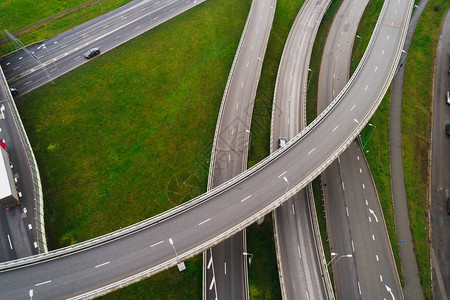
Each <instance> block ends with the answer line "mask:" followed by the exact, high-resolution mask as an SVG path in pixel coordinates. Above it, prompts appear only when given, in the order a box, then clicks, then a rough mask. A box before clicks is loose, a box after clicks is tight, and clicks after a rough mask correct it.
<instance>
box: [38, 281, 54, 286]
mask: <svg viewBox="0 0 450 300" xmlns="http://www.w3.org/2000/svg"><path fill="white" fill-rule="evenodd" d="M50 282H52V281H51V280H47V281H44V282H40V283H36V284H35V285H34V286H40V285H43V284H47V283H50Z"/></svg>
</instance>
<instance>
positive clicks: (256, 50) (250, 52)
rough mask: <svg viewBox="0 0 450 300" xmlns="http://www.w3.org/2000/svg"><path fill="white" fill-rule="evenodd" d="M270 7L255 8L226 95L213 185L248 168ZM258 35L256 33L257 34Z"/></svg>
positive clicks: (271, 12)
mask: <svg viewBox="0 0 450 300" xmlns="http://www.w3.org/2000/svg"><path fill="white" fill-rule="evenodd" d="M271 14H273V6H271V7H269V3H267V6H266V5H265V3H263V2H261V3H259V5H256V6H255V11H254V16H252V19H251V20H250V21H249V25H248V31H247V33H246V37H245V39H244V40H243V43H242V45H241V49H242V50H241V53H239V56H238V58H237V60H236V67H235V70H234V73H233V75H232V76H233V77H232V79H231V81H230V85H229V87H228V91H227V95H226V97H227V98H226V100H225V101H226V105H225V107H224V111H223V114H222V121H221V125H220V129H219V136H218V140H217V146H216V161H215V162H214V173H213V174H214V179H213V186H218V185H220V184H221V183H223V182H225V181H226V180H229V179H230V178H232V177H234V176H236V175H237V174H239V173H241V172H242V171H243V170H245V169H246V167H247V160H246V158H247V155H246V152H247V151H248V139H249V135H250V133H249V131H250V123H251V115H252V112H253V104H254V97H255V92H256V86H257V84H258V81H259V73H260V70H261V65H262V58H263V57H264V52H265V47H264V46H265V42H266V41H265V39H264V37H265V31H263V30H262V29H260V28H267V26H268V25H267V23H268V22H269V21H267V20H268V19H270V18H269V16H270V15H271ZM256 33H258V34H256Z"/></svg>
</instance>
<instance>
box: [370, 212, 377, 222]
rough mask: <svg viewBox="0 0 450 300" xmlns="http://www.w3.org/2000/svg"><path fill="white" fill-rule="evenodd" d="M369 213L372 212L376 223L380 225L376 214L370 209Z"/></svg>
mask: <svg viewBox="0 0 450 300" xmlns="http://www.w3.org/2000/svg"><path fill="white" fill-rule="evenodd" d="M369 211H370V213H371V214H372V215H373V216H374V218H375V221H377V223H378V218H377V216H376V215H375V212H374V211H373V210H371V209H370V208H369Z"/></svg>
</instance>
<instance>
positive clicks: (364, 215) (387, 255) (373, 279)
mask: <svg viewBox="0 0 450 300" xmlns="http://www.w3.org/2000/svg"><path fill="white" fill-rule="evenodd" d="M362 155H363V154H362V152H361V150H360V148H359V145H358V144H357V142H356V141H355V142H353V143H352V145H351V146H350V147H349V148H348V149H347V150H346V151H344V153H343V154H342V155H341V156H340V161H341V164H340V165H341V166H342V168H341V174H342V182H343V185H345V187H346V188H345V190H344V195H345V198H346V205H348V207H346V209H347V211H348V214H347V216H348V218H349V223H350V231H351V237H352V240H353V244H352V247H353V249H352V250H353V252H354V257H355V260H356V265H357V266H361V267H359V268H357V272H358V280H359V289H360V290H359V291H360V294H361V296H362V298H364V299H366V298H372V299H380V298H388V297H390V294H391V293H392V294H393V295H394V296H395V297H396V298H397V299H399V298H400V299H401V298H402V297H403V295H402V292H401V287H400V283H399V282H398V281H397V273H396V267H395V264H394V260H393V257H392V252H391V249H390V242H389V239H388V236H387V231H386V229H385V225H384V224H385V222H384V217H383V214H382V212H381V207H380V204H379V201H378V196H377V193H376V190H375V185H374V184H373V181H372V177H371V174H370V171H369V168H368V166H367V164H366V163H365V159H364V157H363V156H362ZM362 266H366V267H362ZM387 287H389V289H391V290H392V291H391V292H388V289H387Z"/></svg>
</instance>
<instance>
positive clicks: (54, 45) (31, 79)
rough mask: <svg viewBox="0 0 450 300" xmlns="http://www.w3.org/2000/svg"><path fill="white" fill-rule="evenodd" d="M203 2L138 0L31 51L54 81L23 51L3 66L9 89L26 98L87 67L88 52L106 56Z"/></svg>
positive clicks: (190, 0)
mask: <svg viewBox="0 0 450 300" xmlns="http://www.w3.org/2000/svg"><path fill="white" fill-rule="evenodd" d="M202 2H204V0H135V1H132V2H129V3H127V4H125V5H123V6H121V7H119V8H118V9H116V10H113V11H111V12H109V13H106V14H104V15H103V16H100V17H98V18H95V19H93V20H91V21H89V22H86V23H84V24H82V25H80V26H78V27H75V28H73V29H70V30H68V31H66V32H64V33H62V34H60V35H58V36H56V37H54V38H52V39H50V40H47V41H45V43H43V44H39V45H35V46H33V47H30V48H29V51H31V52H32V53H33V54H34V55H35V56H36V57H37V58H38V59H39V60H40V62H41V63H42V64H43V65H44V66H45V67H46V68H47V71H48V74H49V75H50V78H49V77H48V76H47V75H46V73H45V72H44V70H43V69H42V67H41V65H40V64H39V63H38V62H36V61H35V59H33V58H32V57H31V56H30V55H28V54H26V53H24V52H23V51H20V52H18V53H16V54H14V55H11V56H8V57H6V58H4V59H3V60H2V61H1V62H0V64H1V66H2V68H3V70H4V73H5V76H6V79H7V80H8V83H9V85H10V86H12V87H15V88H17V90H18V91H19V93H20V94H24V93H26V92H29V91H31V90H33V89H35V88H37V87H39V86H41V85H43V84H45V83H47V82H49V81H50V80H53V79H55V78H57V77H59V76H61V75H62V74H64V73H67V72H69V71H70V70H72V69H75V68H76V67H78V66H80V65H82V64H84V63H86V62H87V61H88V60H86V59H85V58H84V56H83V54H84V53H85V52H86V51H87V50H88V49H90V48H93V47H98V48H100V51H101V53H105V52H107V51H109V50H111V49H113V48H115V47H117V46H118V45H120V44H123V43H125V42H127V41H129V40H130V39H132V38H134V37H136V36H138V35H140V34H142V33H144V32H146V31H148V30H149V29H152V28H154V27H156V26H158V25H159V24H161V23H164V22H165V21H167V20H169V19H171V18H173V17H175V16H177V15H179V14H180V13H182V12H184V11H186V10H188V9H190V8H192V7H194V6H196V5H198V4H200V3H202ZM44 44H45V46H44V47H43V45H44ZM100 55H101V54H100Z"/></svg>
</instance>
